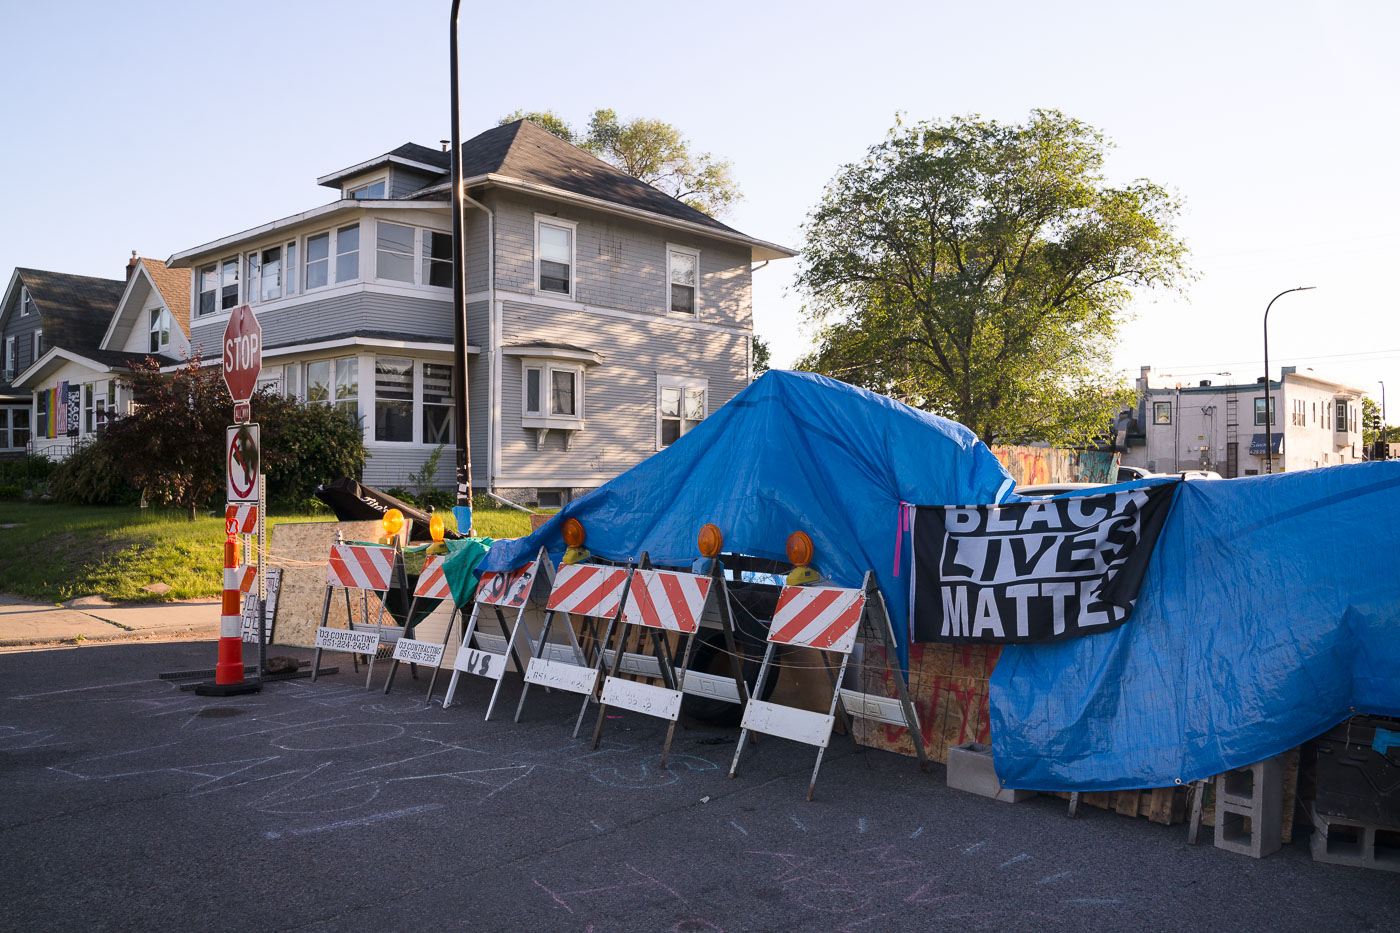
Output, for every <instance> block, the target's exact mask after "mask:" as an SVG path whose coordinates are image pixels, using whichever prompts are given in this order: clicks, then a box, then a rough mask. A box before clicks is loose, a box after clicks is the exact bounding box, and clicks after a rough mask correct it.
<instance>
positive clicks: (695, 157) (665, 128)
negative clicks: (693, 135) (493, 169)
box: [500, 109, 743, 216]
mask: <svg viewBox="0 0 1400 933" xmlns="http://www.w3.org/2000/svg"><path fill="white" fill-rule="evenodd" d="M520 119H526V120H529V121H531V122H532V123H536V124H539V126H540V127H541V128H543V129H545V130H548V131H549V132H551V133H553V134H554V135H555V136H558V137H559V138H560V139H562V140H564V141H565V142H570V143H573V144H574V145H576V146H579V147H580V148H582V149H585V150H587V151H588V152H591V153H593V154H594V155H596V156H597V157H598V158H600V159H602V160H603V161H605V162H608V163H610V164H612V165H615V166H616V167H618V168H620V169H622V171H624V172H626V173H627V174H629V175H631V176H632V177H634V178H639V179H641V180H642V181H644V182H646V183H647V184H649V185H651V186H653V187H655V188H658V189H660V190H662V191H664V192H666V193H667V194H669V195H670V196H671V197H673V198H676V199H677V200H680V201H684V202H685V203H686V204H689V205H690V206H691V207H693V208H695V209H696V210H699V211H704V212H705V213H706V214H710V215H713V216H719V215H721V214H723V213H725V212H726V211H728V210H729V208H730V207H732V206H733V205H734V204H735V203H736V202H737V201H739V199H740V198H742V197H743V195H742V194H741V193H740V192H739V185H738V183H737V182H735V180H734V175H733V167H732V166H731V165H730V163H729V160H727V159H717V158H715V157H714V156H713V155H711V154H710V153H708V152H701V153H695V152H692V151H691V148H690V141H689V140H688V139H686V138H685V135H684V134H682V133H681V131H680V130H678V129H676V128H675V127H674V126H672V125H671V124H670V123H667V122H665V121H663V120H653V119H647V118H644V117H638V118H636V119H633V120H628V121H626V122H621V121H619V120H618V118H617V113H616V112H615V111H613V110H608V109H599V110H595V111H593V115H592V116H591V117H590V118H589V120H588V132H586V133H580V132H578V131H577V130H575V129H574V128H573V127H571V126H570V125H569V124H568V122H567V121H565V120H564V119H563V118H562V117H560V116H559V115H558V114H556V113H555V112H554V111H552V110H536V111H526V110H517V111H515V112H514V113H512V114H508V115H507V116H504V117H502V118H501V119H500V123H502V124H505V123H512V122H514V121H516V120H520Z"/></svg>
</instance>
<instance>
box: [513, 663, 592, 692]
mask: <svg viewBox="0 0 1400 933" xmlns="http://www.w3.org/2000/svg"><path fill="white" fill-rule="evenodd" d="M525 680H526V681H527V682H529V683H532V684H540V685H542V686H545V687H552V688H554V689H556V690H567V691H569V692H570V693H592V692H593V687H594V685H596V684H597V683H598V671H597V669H596V668H592V667H579V666H578V665H577V664H567V663H565V662H563V661H551V660H549V659H547V658H531V659H530V666H529V667H528V668H526V670H525Z"/></svg>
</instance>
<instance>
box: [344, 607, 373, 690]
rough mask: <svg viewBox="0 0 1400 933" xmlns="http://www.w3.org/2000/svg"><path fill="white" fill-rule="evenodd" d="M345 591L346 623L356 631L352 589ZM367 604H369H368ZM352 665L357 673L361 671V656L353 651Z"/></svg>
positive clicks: (351, 656) (351, 629)
mask: <svg viewBox="0 0 1400 933" xmlns="http://www.w3.org/2000/svg"><path fill="white" fill-rule="evenodd" d="M344 593H345V624H346V625H347V626H349V628H350V631H352V632H353V631H355V605H354V604H353V603H352V602H350V591H349V590H345V591H344ZM366 605H368V604H366ZM350 666H351V667H353V668H354V669H355V673H356V674H358V673H359V672H360V656H359V655H358V654H354V653H353V652H352V653H351V655H350Z"/></svg>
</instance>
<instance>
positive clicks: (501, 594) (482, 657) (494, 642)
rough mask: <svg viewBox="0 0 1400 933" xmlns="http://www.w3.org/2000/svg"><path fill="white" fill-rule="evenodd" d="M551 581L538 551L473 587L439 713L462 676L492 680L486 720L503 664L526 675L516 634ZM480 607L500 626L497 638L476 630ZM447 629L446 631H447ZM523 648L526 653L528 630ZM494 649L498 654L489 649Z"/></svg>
mask: <svg viewBox="0 0 1400 933" xmlns="http://www.w3.org/2000/svg"><path fill="white" fill-rule="evenodd" d="M553 580H554V566H553V565H552V564H551V563H550V562H549V555H548V554H547V553H545V550H544V549H543V548H541V549H540V552H539V554H537V555H536V556H535V559H534V560H532V561H531V562H530V563H528V564H526V565H525V566H523V567H517V568H516V569H514V570H507V571H493V570H488V571H487V572H485V573H483V574H482V575H481V580H480V581H479V582H478V583H477V585H476V598H475V599H474V600H473V602H472V613H471V618H470V620H469V621H468V622H467V628H466V631H465V632H464V633H463V634H462V644H461V647H459V648H458V649H457V657H456V658H455V659H454V660H453V662H452V679H451V680H450V681H448V683H447V695H446V696H444V697H443V698H442V706H443V708H444V709H446V708H447V707H449V706H451V705H452V698H453V697H454V696H455V695H456V692H457V682H458V680H459V679H460V678H461V676H462V674H464V673H466V674H475V675H477V676H478V677H485V678H488V679H490V680H494V681H496V686H495V687H494V688H492V690H491V700H490V702H489V703H487V705H486V716H485V718H486V719H490V718H491V712H492V710H494V709H495V708H496V698H497V697H498V696H500V693H501V681H502V678H504V676H505V672H506V667H507V665H509V664H510V663H511V662H512V661H513V662H514V663H515V667H516V670H519V671H520V672H521V673H522V674H523V673H524V671H525V663H524V662H523V661H522V660H521V657H520V652H519V651H518V650H517V647H518V645H519V644H521V641H522V640H521V639H520V632H521V630H522V629H523V628H525V613H526V610H527V609H528V608H530V605H531V604H532V603H536V604H538V603H543V602H544V601H545V599H546V597H547V594H548V593H549V590H550V587H551V586H552V584H553ZM483 607H485V608H486V609H488V610H489V615H490V617H492V618H494V619H495V621H496V624H497V625H498V626H499V627H500V631H501V634H500V636H499V637H497V636H492V635H487V634H486V633H484V632H482V631H481V628H480V624H481V619H482V617H483V616H484V615H487V614H488V613H485V612H483ZM505 610H514V612H515V619H514V621H513V622H510V621H507V619H506V612H505ZM448 630H449V631H451V627H450V626H449V628H448ZM523 644H524V646H525V648H526V650H528V648H529V644H530V640H529V637H528V631H527V637H526V638H525V639H524V640H523ZM498 645H499V646H500V650H498V651H493V650H491V649H492V648H494V647H496V646H498Z"/></svg>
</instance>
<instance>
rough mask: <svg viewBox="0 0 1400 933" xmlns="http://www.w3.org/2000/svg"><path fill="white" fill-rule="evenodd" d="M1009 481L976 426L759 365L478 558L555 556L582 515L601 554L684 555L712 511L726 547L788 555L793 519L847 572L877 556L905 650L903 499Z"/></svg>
mask: <svg viewBox="0 0 1400 933" xmlns="http://www.w3.org/2000/svg"><path fill="white" fill-rule="evenodd" d="M1012 485H1013V483H1012V480H1011V477H1010V475H1009V474H1008V473H1007V472H1006V470H1005V469H1003V468H1002V466H1001V464H1000V463H998V462H997V460H996V458H995V457H994V456H993V455H992V452H991V451H990V450H988V449H987V447H986V446H985V445H984V444H982V442H980V441H979V440H977V438H976V436H975V435H974V434H973V433H972V432H971V431H969V430H968V429H967V428H965V427H963V426H962V425H960V424H957V423H955V422H952V421H948V420H946V419H944V418H939V417H937V416H935V415H930V414H927V413H926V412H921V411H916V410H915V409H913V408H910V407H908V406H907V405H902V404H900V403H899V402H895V401H893V400H891V399H888V398H886V397H884V396H882V395H876V394H874V393H872V392H867V391H865V390H864V389H857V388H855V387H854V386H849V385H846V384H845V383H842V382H836V381H834V380H831V379H826V378H823V377H821V376H816V375H813V374H811V373H797V372H785V371H772V372H769V373H766V374H764V375H763V376H762V377H761V378H759V379H758V380H757V381H756V382H754V383H753V384H752V385H750V386H749V387H748V388H747V389H745V390H744V391H743V392H740V393H739V394H738V395H737V396H735V397H734V398H733V399H732V400H731V401H730V402H729V403H728V404H727V405H724V406H723V407H721V408H720V409H719V410H718V411H716V412H715V413H714V414H712V415H710V416H709V417H708V418H706V419H705V420H704V421H702V422H700V424H699V425H697V426H696V427H695V428H694V429H692V430H691V431H689V432H688V433H686V434H685V435H684V436H682V437H681V438H680V440H678V441H676V442H675V443H674V444H672V445H671V446H670V447H667V448H666V449H665V450H662V451H661V452H659V453H657V454H656V455H654V456H652V457H650V458H648V459H647V460H644V461H643V462H642V463H640V464H638V465H637V466H635V467H633V468H632V469H630V470H628V471H627V472H626V473H623V474H622V475H621V476H619V477H617V478H616V479H614V480H612V481H611V482H609V483H606V484H604V485H603V486H600V487H599V488H598V489H595V490H593V491H592V492H590V493H589V494H587V495H586V496H583V497H581V498H579V499H577V500H575V501H573V502H570V503H569V504H568V505H566V506H565V507H564V508H563V509H562V510H561V511H560V512H559V514H558V515H556V516H555V517H554V518H553V519H551V520H550V522H549V523H548V524H546V525H545V526H544V527H542V528H540V529H539V530H538V531H536V532H535V533H534V534H532V535H530V536H529V537H527V538H520V539H517V540H515V541H501V542H497V543H496V545H495V547H493V548H492V549H491V552H490V554H488V555H487V557H486V560H485V561H484V562H483V563H482V567H483V569H486V570H506V569H510V568H512V567H517V566H519V565H521V564H523V563H525V562H526V561H528V560H529V559H530V558H531V557H532V556H533V555H535V554H536V553H538V552H539V549H540V547H541V545H543V546H544V547H546V548H547V549H548V550H549V552H550V555H551V556H552V557H554V558H555V559H558V557H559V555H561V554H562V553H563V549H564V541H563V538H562V530H561V529H562V526H563V521H564V519H566V518H569V517H573V518H577V519H578V520H579V521H580V522H582V523H583V526H584V529H585V530H586V533H587V535H588V541H587V546H588V548H589V550H591V551H592V552H593V553H594V554H595V555H598V556H601V557H605V558H607V559H609V560H614V561H628V560H634V559H636V558H637V557H639V556H640V555H641V553H642V552H643V551H646V552H647V553H648V554H649V556H650V558H651V560H652V562H653V563H659V564H670V565H681V564H689V563H690V562H691V561H693V560H695V559H696V558H697V557H699V556H700V554H699V551H698V550H697V548H696V543H695V538H696V535H697V534H698V533H699V531H700V527H701V526H702V525H704V524H705V523H706V522H713V523H714V524H715V525H717V526H719V528H720V531H721V532H722V533H723V534H724V549H725V551H727V552H730V553H739V554H748V555H750V556H753V557H763V558H769V559H773V560H780V561H781V560H785V559H786V558H785V556H784V546H785V543H786V541H787V537H788V535H789V534H791V533H792V532H794V531H805V532H807V534H808V535H810V536H811V538H812V542H813V544H814V545H815V546H816V559H815V560H814V562H813V563H814V564H815V566H816V567H817V568H818V569H819V570H820V571H821V572H822V573H823V574H825V575H826V576H827V577H829V578H830V579H832V580H834V581H835V582H836V583H837V584H839V585H841V586H852V587H853V586H859V585H860V584H861V581H862V580H863V578H864V576H865V572H866V571H867V570H874V571H875V573H876V575H877V577H878V580H879V585H880V588H881V591H882V592H883V593H884V596H885V602H886V604H887V605H888V607H889V611H890V616H891V618H892V621H893V622H894V628H895V635H896V638H897V639H898V641H899V645H900V652H901V654H904V655H907V651H908V605H907V599H908V596H907V594H908V589H907V585H906V584H907V582H908V570H907V568H908V559H909V555H908V548H907V547H905V548H904V549H903V552H902V554H901V558H902V562H903V563H904V568H903V569H901V571H900V574H901V575H900V577H899V578H898V579H895V577H894V555H895V539H896V525H897V522H898V514H899V503H900V502H901V501H905V502H916V503H928V502H937V503H951V504H958V505H966V504H973V503H979V502H996V501H999V500H1000V499H1002V498H1005V497H1006V496H1007V495H1008V494H1009V493H1010V490H1011V487H1012Z"/></svg>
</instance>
